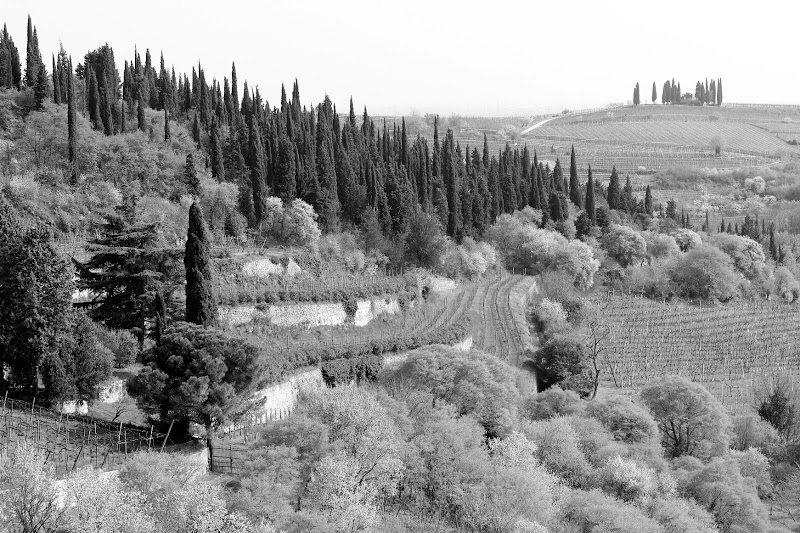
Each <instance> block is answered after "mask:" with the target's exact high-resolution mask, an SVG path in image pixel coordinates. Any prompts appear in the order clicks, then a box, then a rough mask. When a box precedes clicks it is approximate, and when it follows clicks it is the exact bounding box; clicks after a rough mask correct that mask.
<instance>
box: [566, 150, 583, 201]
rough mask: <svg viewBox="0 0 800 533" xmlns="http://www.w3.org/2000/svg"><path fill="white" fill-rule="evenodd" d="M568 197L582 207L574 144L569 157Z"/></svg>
mask: <svg viewBox="0 0 800 533" xmlns="http://www.w3.org/2000/svg"><path fill="white" fill-rule="evenodd" d="M569 199H570V200H572V203H573V204H575V205H576V206H577V207H578V208H581V207H583V195H582V194H581V185H580V183H579V182H578V163H577V162H576V161H575V145H573V146H572V154H571V155H570V157H569Z"/></svg>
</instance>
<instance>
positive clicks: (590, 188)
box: [586, 165, 597, 226]
mask: <svg viewBox="0 0 800 533" xmlns="http://www.w3.org/2000/svg"><path fill="white" fill-rule="evenodd" d="M586 214H587V215H588V216H589V220H591V221H592V226H596V225H597V213H596V210H595V205H594V180H593V179H592V165H589V179H588V180H587V181H586Z"/></svg>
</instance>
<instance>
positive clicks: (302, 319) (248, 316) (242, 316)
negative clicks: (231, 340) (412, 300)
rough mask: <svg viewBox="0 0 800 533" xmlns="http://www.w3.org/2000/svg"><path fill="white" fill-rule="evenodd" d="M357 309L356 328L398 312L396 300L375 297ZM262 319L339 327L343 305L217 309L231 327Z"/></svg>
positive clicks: (278, 323) (283, 324)
mask: <svg viewBox="0 0 800 533" xmlns="http://www.w3.org/2000/svg"><path fill="white" fill-rule="evenodd" d="M357 304H358V309H357V311H356V315H355V317H354V318H353V323H354V324H355V325H356V326H366V325H367V324H369V323H370V322H372V321H373V320H374V319H375V317H377V316H378V315H383V314H391V315H393V314H396V313H399V312H400V310H401V309H400V303H399V302H398V301H397V299H396V298H375V299H372V300H359V301H358V302H357ZM260 317H264V318H268V319H269V321H270V323H272V324H273V325H276V326H279V327H291V326H298V325H301V324H305V325H306V326H308V327H310V328H313V327H317V326H340V325H342V324H344V323H346V322H347V321H348V316H347V313H346V312H345V310H344V304H342V303H341V302H338V303H296V304H277V305H268V306H267V307H266V309H265V310H264V311H260V310H259V309H257V308H256V306H255V305H237V306H220V308H219V318H220V321H221V322H223V323H227V324H229V325H231V326H238V325H241V324H247V323H248V322H252V321H253V320H255V319H257V318H260Z"/></svg>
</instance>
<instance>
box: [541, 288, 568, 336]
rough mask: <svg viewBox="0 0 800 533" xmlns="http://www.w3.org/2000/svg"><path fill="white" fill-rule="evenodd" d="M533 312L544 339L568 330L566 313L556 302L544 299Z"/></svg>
mask: <svg viewBox="0 0 800 533" xmlns="http://www.w3.org/2000/svg"><path fill="white" fill-rule="evenodd" d="M533 312H534V316H535V317H536V320H537V321H538V322H539V326H540V327H541V329H542V334H543V335H544V337H545V338H548V339H549V338H553V337H554V336H555V335H557V334H558V333H561V332H563V331H565V330H567V329H568V328H569V324H568V323H567V313H566V311H564V308H563V307H562V306H561V304H560V303H558V302H554V301H552V300H550V299H548V298H544V299H542V301H541V302H539V305H537V306H536V307H535V308H534V311H533Z"/></svg>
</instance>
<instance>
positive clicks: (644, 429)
mask: <svg viewBox="0 0 800 533" xmlns="http://www.w3.org/2000/svg"><path fill="white" fill-rule="evenodd" d="M586 414H587V415H588V416H591V417H592V418H596V419H597V420H599V421H600V423H602V424H603V427H605V428H606V429H607V430H609V431H610V432H611V434H612V435H613V436H614V439H615V440H618V441H622V442H625V443H628V444H633V443H637V442H648V441H650V440H652V439H654V438H655V437H657V436H658V428H657V427H656V423H655V421H654V420H653V417H652V415H650V413H648V412H647V411H646V410H645V409H643V408H641V407H639V406H638V405H636V404H634V403H633V402H631V401H630V400H629V399H627V398H620V397H611V398H606V399H603V400H595V401H593V402H590V403H589V404H588V405H587V406H586Z"/></svg>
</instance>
